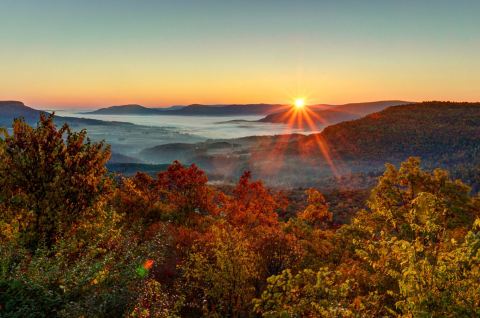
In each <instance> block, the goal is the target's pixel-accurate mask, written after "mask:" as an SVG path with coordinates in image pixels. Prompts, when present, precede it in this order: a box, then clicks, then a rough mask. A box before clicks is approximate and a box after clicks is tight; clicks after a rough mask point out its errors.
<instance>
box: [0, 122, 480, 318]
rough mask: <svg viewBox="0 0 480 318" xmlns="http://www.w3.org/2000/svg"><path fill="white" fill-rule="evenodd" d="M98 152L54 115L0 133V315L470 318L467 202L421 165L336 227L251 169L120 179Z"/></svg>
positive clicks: (471, 201) (312, 194) (475, 295)
mask: <svg viewBox="0 0 480 318" xmlns="http://www.w3.org/2000/svg"><path fill="white" fill-rule="evenodd" d="M109 156H110V151H109V147H108V146H107V145H105V144H103V143H94V142H91V141H90V140H89V139H88V136H87V133H86V131H80V132H74V131H72V130H71V129H70V128H69V127H68V126H67V125H64V126H63V127H60V128H58V127H56V126H55V124H54V122H53V117H52V116H47V115H42V116H41V118H40V121H39V123H38V125H37V126H36V127H31V126H29V125H28V124H27V123H25V122H24V121H23V120H15V122H14V123H13V127H12V131H11V133H8V132H7V131H3V132H2V137H1V138H0V316H2V317H198V316H206V317H454V316H455V317H457V316H461V317H477V316H479V315H480V250H479V249H480V200H479V197H478V195H477V194H475V193H472V191H471V188H470V187H469V186H467V185H466V184H464V183H463V182H462V181H460V180H454V179H452V178H451V177H450V175H449V173H448V172H447V171H446V170H441V169H435V170H431V171H427V170H423V169H422V168H421V165H420V159H419V158H416V157H411V158H408V159H407V160H406V161H405V162H403V163H401V165H400V166H399V167H396V166H393V165H390V164H387V165H386V168H385V171H384V173H383V175H381V176H380V177H379V179H378V181H377V184H376V186H375V187H374V188H373V189H372V190H371V193H370V195H369V198H368V199H367V201H366V202H365V205H364V208H358V210H357V211H355V213H354V214H353V215H352V217H351V219H350V220H349V221H348V222H346V223H340V222H336V221H335V220H336V216H335V214H336V213H337V212H335V211H332V209H331V207H330V206H329V203H328V202H327V200H326V199H325V197H324V195H323V194H322V193H321V192H319V191H318V190H316V189H308V190H307V191H306V193H305V195H304V196H303V198H304V199H303V200H304V202H303V204H300V205H292V202H291V201H290V200H289V199H290V198H289V196H288V195H286V194H285V193H283V192H280V191H276V190H273V189H269V188H267V187H266V186H265V185H264V184H263V183H262V182H261V181H260V180H255V179H254V178H253V176H252V175H251V173H249V172H245V173H244V174H243V175H242V176H241V177H240V179H239V180H238V182H237V184H236V185H235V186H234V187H233V188H222V187H218V186H217V187H216V186H213V185H211V184H210V183H208V177H207V175H206V174H205V173H204V172H203V171H202V170H201V169H199V168H198V167H197V166H195V165H190V166H185V165H182V164H181V163H180V162H177V161H176V162H173V163H172V164H171V165H170V166H169V168H168V169H166V170H165V171H162V172H160V173H158V174H157V175H156V176H155V177H152V176H150V175H147V174H144V173H137V174H136V175H135V176H133V177H129V178H127V177H122V176H119V175H112V174H110V173H108V171H107V169H106V166H105V165H106V163H107V161H108V159H109ZM292 209H293V210H294V211H293V213H291V212H289V211H290V210H292Z"/></svg>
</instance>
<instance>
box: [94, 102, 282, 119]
mask: <svg viewBox="0 0 480 318" xmlns="http://www.w3.org/2000/svg"><path fill="white" fill-rule="evenodd" d="M288 108H289V106H285V105H277V104H245V105H236V104H235V105H200V104H193V105H188V106H172V107H166V108H149V107H145V106H141V105H135V104H134V105H121V106H111V107H107V108H101V109H98V110H95V111H92V112H87V113H86V114H95V115H177V116H242V115H244V116H249V115H257V116H262V115H268V114H272V113H275V112H279V111H284V110H286V109H288Z"/></svg>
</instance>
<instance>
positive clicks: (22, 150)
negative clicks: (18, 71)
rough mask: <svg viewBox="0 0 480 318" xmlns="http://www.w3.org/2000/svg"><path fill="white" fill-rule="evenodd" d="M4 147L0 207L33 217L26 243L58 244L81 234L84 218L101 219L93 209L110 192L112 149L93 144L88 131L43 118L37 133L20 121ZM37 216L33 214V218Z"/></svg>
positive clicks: (0, 164)
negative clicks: (70, 234) (70, 235)
mask: <svg viewBox="0 0 480 318" xmlns="http://www.w3.org/2000/svg"><path fill="white" fill-rule="evenodd" d="M3 135H4V137H3V138H1V142H0V149H1V150H0V206H1V207H3V209H5V210H10V211H12V212H13V214H12V215H10V217H13V218H17V217H18V214H19V213H22V211H23V212H25V213H27V215H26V216H25V217H24V218H23V219H25V218H28V219H29V221H28V224H27V230H26V231H25V232H24V233H23V234H24V236H25V238H26V240H27V241H28V242H30V244H31V246H32V247H35V246H36V245H37V243H38V242H39V241H43V242H44V243H45V244H46V245H47V246H49V245H52V244H53V243H54V242H55V241H56V240H57V239H58V238H59V237H60V236H61V235H62V234H63V233H66V232H67V231H73V230H75V226H76V225H75V224H77V223H78V221H79V220H80V219H85V218H95V213H94V211H93V210H95V209H93V207H94V206H95V205H96V204H97V203H98V202H99V200H100V198H101V197H102V196H104V195H105V194H106V193H108V189H109V187H110V180H109V178H108V177H107V175H106V168H105V163H106V162H107V161H108V159H109V158H110V150H109V147H107V146H105V145H104V144H103V143H92V142H91V141H90V140H89V139H88V138H87V136H86V131H84V130H82V131H80V132H72V131H71V130H70V128H69V127H68V126H67V125H64V126H63V127H61V128H60V129H57V128H56V126H55V124H54V117H53V115H48V116H47V115H45V114H42V115H41V116H40V121H39V123H38V126H37V127H36V128H32V127H30V126H29V125H28V124H27V123H25V121H23V120H21V119H20V120H15V121H14V123H13V133H12V135H10V134H8V133H6V132H4V134H3ZM30 214H31V215H30Z"/></svg>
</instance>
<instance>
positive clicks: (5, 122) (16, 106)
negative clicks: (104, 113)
mask: <svg viewBox="0 0 480 318" xmlns="http://www.w3.org/2000/svg"><path fill="white" fill-rule="evenodd" d="M42 113H43V114H47V112H45V111H42V110H38V109H34V108H31V107H29V106H26V105H25V104H24V103H22V102H19V101H0V126H2V127H11V125H12V122H13V120H14V119H15V118H23V119H25V121H26V122H27V123H28V124H30V125H35V124H36V123H37V122H38V119H39V117H40V114H42ZM55 122H56V123H57V124H58V125H61V124H63V123H67V124H69V125H71V126H72V127H80V128H84V127H82V126H86V125H101V126H106V125H130V126H132V125H133V124H130V123H119V122H114V121H103V120H98V119H87V118H77V117H62V116H55Z"/></svg>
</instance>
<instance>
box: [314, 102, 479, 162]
mask: <svg viewBox="0 0 480 318" xmlns="http://www.w3.org/2000/svg"><path fill="white" fill-rule="evenodd" d="M321 135H322V137H323V139H325V140H326V142H327V143H328V145H329V148H330V149H332V151H334V152H335V154H336V155H338V156H339V157H341V158H343V159H366V160H370V159H382V160H391V159H395V158H401V157H404V156H408V155H416V156H422V157H423V158H436V159H446V160H448V161H449V162H454V161H465V160H470V159H473V158H474V157H476V154H478V153H479V149H480V103H452V102H424V103H420V104H411V105H404V106H395V107H389V108H387V109H385V110H383V111H381V112H378V113H373V114H370V115H368V116H366V117H364V118H361V119H358V120H354V121H348V122H343V123H339V124H336V125H333V126H330V127H327V128H326V129H325V130H324V131H323V132H322V134H321ZM314 138H315V137H314V136H310V137H309V138H308V139H310V141H312V139H314Z"/></svg>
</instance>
